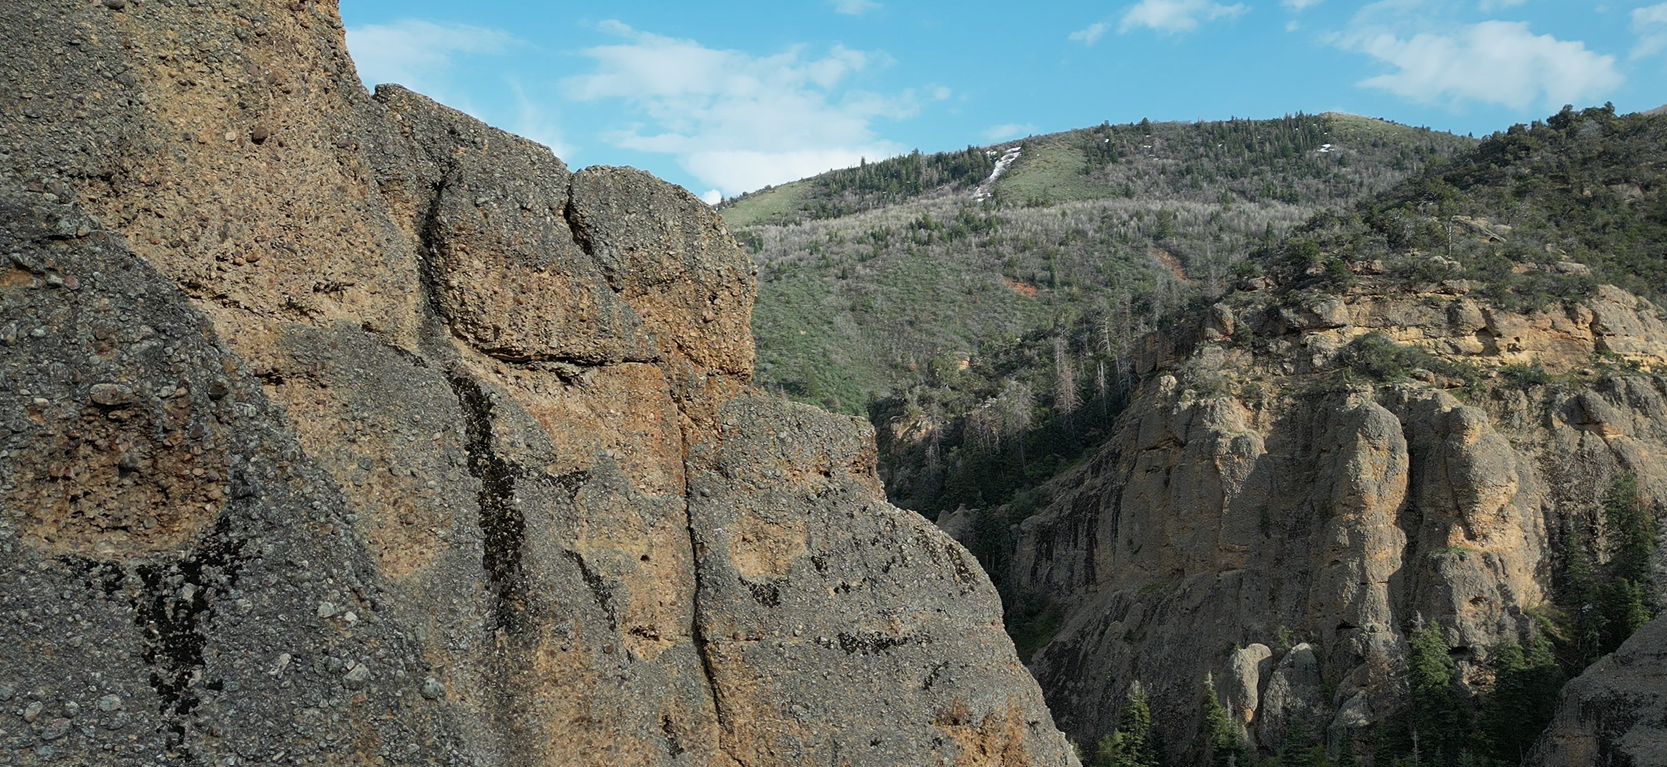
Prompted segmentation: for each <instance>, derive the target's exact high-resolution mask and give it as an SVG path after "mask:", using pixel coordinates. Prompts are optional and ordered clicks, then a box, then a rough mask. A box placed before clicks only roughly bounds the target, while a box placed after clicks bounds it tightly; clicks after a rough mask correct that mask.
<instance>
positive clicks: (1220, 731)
mask: <svg viewBox="0 0 1667 767" xmlns="http://www.w3.org/2000/svg"><path fill="white" fill-rule="evenodd" d="M1202 735H1203V739H1204V753H1205V754H1206V755H1207V756H1208V759H1209V764H1210V767H1230V766H1237V767H1250V764H1251V760H1250V749H1248V748H1246V747H1245V744H1244V741H1243V740H1242V739H1241V738H1240V737H1239V733H1238V730H1237V729H1235V728H1234V727H1233V723H1232V722H1231V721H1230V720H1229V719H1228V717H1227V709H1226V708H1225V707H1223V706H1222V705H1221V703H1220V702H1219V701H1217V700H1216V693H1215V680H1214V679H1213V678H1211V677H1205V678H1204V715H1203V733H1202Z"/></svg>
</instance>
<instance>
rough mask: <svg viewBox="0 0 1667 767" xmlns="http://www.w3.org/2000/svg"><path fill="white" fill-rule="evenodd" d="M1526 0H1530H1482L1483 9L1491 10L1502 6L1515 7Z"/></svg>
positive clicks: (1526, 0) (1485, 10)
mask: <svg viewBox="0 0 1667 767" xmlns="http://www.w3.org/2000/svg"><path fill="white" fill-rule="evenodd" d="M1525 2H1528V0H1482V10H1483V11H1484V12H1490V11H1497V10H1499V9H1501V8H1514V7H1516V6H1519V5H1522V4H1523V3H1525Z"/></svg>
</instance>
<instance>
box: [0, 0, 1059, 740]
mask: <svg viewBox="0 0 1667 767" xmlns="http://www.w3.org/2000/svg"><path fill="white" fill-rule="evenodd" d="M0 50H3V51H4V52H3V53H0V63H3V64H4V66H0V101H3V102H4V103H5V105H6V107H7V109H6V111H5V112H4V117H0V253H3V254H4V255H5V258H6V262H5V263H4V264H3V265H0V270H3V271H0V331H3V333H0V343H4V344H5V346H4V347H3V349H0V352H3V353H0V384H3V385H0V412H3V413H4V416H3V417H4V419H5V420H4V421H3V422H0V578H3V579H4V583H5V584H6V588H5V589H3V590H0V616H3V618H4V622H3V624H0V625H4V628H0V670H3V672H0V705H4V706H8V707H10V706H16V707H18V708H19V709H20V710H21V711H23V712H24V713H25V715H24V716H22V717H17V718H12V717H6V718H4V721H0V764H18V765H47V764H54V765H55V764H79V763H87V764H94V763H96V764H110V765H153V764H171V765H207V764H216V765H218V764H308V765H314V764H318V765H356V766H358V765H393V764H399V765H417V764H432V765H506V766H507V765H515V766H516V767H531V766H532V765H551V766H555V765H610V766H612V765H732V766H737V767H767V766H769V765H800V764H824V763H825V764H850V765H923V764H945V765H949V764H955V765H1010V766H1016V765H1068V764H1075V763H1076V759H1075V757H1074V756H1073V755H1072V753H1071V749H1070V747H1069V745H1068V744H1067V743H1066V741H1065V739H1064V737H1063V736H1062V735H1061V734H1060V733H1059V732H1058V731H1057V730H1055V729H1054V726H1053V722H1052V719H1051V716H1050V715H1049V713H1048V711H1047V709H1046V707H1045V706H1044V705H1043V702H1042V699H1041V695H1040V691H1039V689H1038V688H1037V686H1036V684H1035V682H1034V681H1033V680H1032V678H1031V677H1030V676H1029V675H1028V674H1027V673H1026V671H1025V669H1024V667H1023V666H1021V665H1020V664H1019V662H1018V659H1017V658H1016V657H1015V655H1014V652H1013V649H1012V645H1011V643H1010V642H1009V641H1008V639H1007V638H1006V636H1005V634H1004V633H1003V632H1002V630H1001V626H1000V603H999V600H998V599H997V598H996V595H995V592H994V590H993V588H992V587H991V586H990V583H989V581H988V579H987V578H985V576H984V575H983V573H982V572H981V571H979V569H978V568H977V566H976V563H974V562H973V560H972V559H971V557H970V556H969V555H967V554H966V552H965V551H964V550H963V549H961V548H960V546H959V545H958V544H956V543H955V542H954V541H953V540H951V539H950V538H948V537H947V536H945V535H943V534H942V533H940V532H938V531H937V530H936V529H935V528H933V527H932V526H931V525H930V524H928V523H926V522H924V521H923V520H921V519H919V518H918V517H916V516H914V515H912V514H908V513H905V512H902V511H899V510H897V509H895V508H893V507H891V506H889V505H888V504H886V503H885V501H884V498H883V494H882V493H881V491H880V487H879V483H878V481H877V479H876V477H875V473H874V472H875V466H874V454H873V434H872V431H871V430H868V429H867V428H866V427H865V426H864V425H862V424H860V423H857V422H853V421H851V420H849V419H844V418H838V417H835V416H831V415H828V414H826V413H822V412H820V411H815V410H811V409H806V408H800V407H796V406H790V405H787V404H786V403H784V402H781V401H779V400H776V399H772V398H770V397H767V396H764V395H761V394H759V393H757V392H753V391H751V390H749V389H748V388H747V384H748V381H749V379H750V376H751V371H752V358H753V350H752V342H751V336H750V333H749V331H748V327H749V313H750V310H751V305H752V300H753V295H754V290H755V286H754V276H753V267H752V264H751V261H750V259H748V258H747V257H746V256H745V255H744V254H743V253H742V252H741V250H740V249H739V248H737V247H736V245H735V244H734V242H733V241H732V240H731V239H730V237H729V235H728V233H727V231H726V230H725V229H724V227H723V224H722V222H721V220H720V219H719V218H718V217H717V216H716V215H715V214H714V213H713V212H712V211H711V210H710V209H709V208H707V207H706V206H705V205H704V204H702V203H701V202H700V201H699V200H697V199H695V198H694V197H692V196H691V195H689V194H688V193H686V192H684V191H682V190H680V189H677V188H675V187H672V186H670V185H668V184H665V183H664V182H661V181H659V180H657V179H654V178H652V177H651V176H648V175H647V174H644V173H641V172H638V171H633V170H629V169H615V168H591V169H585V170H580V171H578V172H573V171H570V170H569V169H568V168H567V167H566V166H565V165H564V164H563V163H562V162H561V160H560V159H558V158H556V157H555V156H553V155H552V154H551V153H550V152H549V151H548V150H547V149H545V148H543V147H540V146H538V145H536V144H533V143H531V142H528V141H526V140H524V139H520V138H517V137H514V136H511V135H508V134H505V133H502V132H500V131H496V130H493V129H491V128H488V127H486V126H484V125H482V124H480V123H479V122H477V121H475V120H473V119H471V118H468V117H466V116H464V115H462V114H460V113H457V112H455V111H452V110H449V109H446V108H445V107H442V106H439V105H437V104H434V103H433V102H431V101H429V100H427V99H425V98H423V97H421V96H418V95H416V94H413V93H410V92H408V91H404V90H402V89H400V88H397V87H384V88H382V89H379V91H378V92H377V93H376V94H375V95H372V94H369V93H367V92H365V90H364V89H363V88H362V87H361V86H360V84H359V83H358V80H357V78H356V76H355V75H354V73H353V68H352V63H351V62H350V61H349V60H348V58H347V56H346V53H345V49H344V47H343V44H342V29H341V23H340V19H339V17H338V16H337V14H336V10H335V7H334V4H333V3H331V2H320V1H318V0H229V1H227V2H208V1H206V0H205V1H203V2H199V1H198V0H125V1H124V0H109V1H107V2H101V3H87V2H79V1H71V0H51V2H46V3H36V4H22V3H13V4H8V5H6V6H4V7H3V8H0Z"/></svg>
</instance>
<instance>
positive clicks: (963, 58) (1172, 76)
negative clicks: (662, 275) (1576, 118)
mask: <svg viewBox="0 0 1667 767" xmlns="http://www.w3.org/2000/svg"><path fill="white" fill-rule="evenodd" d="M341 12H342V16H343V20H344V21H345V23H346V25H347V30H348V46H349V48H350V50H351V51H352V53H353V56H354V59H355V61H356V62H357V63H358V65H359V71H360V75H361V77H362V78H363V79H364V80H365V81H366V84H367V85H372V86H374V84H376V83H381V82H397V83H400V84H402V85H406V86H408V87H411V88H412V89H414V90H417V91H419V92H422V93H425V94H428V95H430V96H432V97H434V98H436V99H437V100H439V101H441V102H443V103H446V104H448V105H451V106H454V107H457V108H459V109H462V110H463V111H465V112H468V113H470V114H473V115H475V116H476V117H479V118H481V119H483V120H485V121H487V122H488V123H491V124H493V125H496V126H498V127H500V128H504V129H506V130H510V131H513V132H515V133H519V134H522V135H524V136H528V137H529V138H532V139H534V140H537V141H540V142H542V143H544V144H547V145H549V146H550V147H551V148H552V149H554V150H555V151H556V152H557V154H558V155H560V156H561V157H562V158H563V159H564V160H566V161H567V162H568V164H569V165H571V166H573V167H583V166H587V165H631V166H635V167H639V168H643V169H646V170H649V171H651V172H653V173H655V174H657V175H660V176H662V177H664V178H666V179H668V180H671V181H673V182H675V183H678V184H682V185H683V186H685V187H687V188H688V189H690V190H691V191H694V192H695V193H697V194H701V195H703V196H707V197H708V199H716V195H718V194H722V195H724V196H733V195H736V194H739V193H741V192H745V191H749V190H752V189H757V188H759V187H761V186H764V185H766V184H776V183H782V182H784V181H790V180H793V179H797V178H801V177H804V176H808V175H813V174H815V173H818V172H821V171H823V170H827V169H830V168H834V167H843V166H847V165H852V164H855V163H856V162H857V161H858V160H859V159H860V158H863V157H867V158H869V159H877V158H879V157H883V156H888V155H892V154H897V153H900V152H906V151H908V150H910V149H914V148H920V149H922V150H924V151H928V152H932V151H942V150H947V149H957V148H961V147H965V146H967V145H969V144H977V145H985V144H990V143H995V142H998V141H1002V140H1006V139H1011V138H1019V137H1022V136H1025V135H1028V134H1039V133H1051V132H1055V131H1061V130H1068V129H1071V128H1080V127H1084V126H1088V125H1097V124H1099V123H1100V122H1103V121H1110V122H1114V123H1118V122H1133V121H1138V120H1140V119H1141V118H1151V119H1153V120H1198V119H1205V120H1216V119H1226V118H1229V117H1253V118H1266V117H1277V116H1279V115H1282V114H1286V113H1291V112H1298V111H1301V112H1310V113H1315V112H1324V111H1345V112H1352V113H1355V114H1364V115H1370V116H1374V117H1382V118H1386V119H1391V120H1395V121H1397V122H1402V123H1407V124H1412V125H1427V126H1430V127H1433V128H1438V129H1442V130H1448V131H1454V132H1457V133H1474V134H1476V135H1478V136H1480V135H1483V134H1486V133H1491V132H1493V131H1495V130H1500V129H1503V128H1505V127H1507V126H1509V125H1511V124H1512V123H1517V122H1526V121H1530V120H1534V119H1538V118H1541V117H1544V116H1546V115H1548V114H1550V113H1552V112H1555V111H1556V110H1557V109H1558V108H1559V107H1561V105H1563V104H1565V103H1572V104H1575V105H1577V106H1586V105H1592V104H1601V103H1603V102H1605V101H1613V102H1614V103H1615V105H1616V107H1617V108H1618V109H1620V110H1621V111H1623V112H1628V111H1638V110H1644V109H1651V108H1654V107H1657V106H1661V105H1663V104H1667V2H1659V3H1658V2H1655V1H1654V0H1630V1H1625V0H1615V1H1604V2H1586V1H1584V0H1381V1H1379V2H1348V1H1347V0H1122V1H1121V2H1046V3H1043V2H1028V3H1027V2H1018V3H1013V2H1005V3H997V2H982V1H981V0H958V1H957V2H940V1H938V0H921V1H917V2H904V0H802V1H798V2H792V1H784V0H772V1H770V2H764V1H762V0H736V1H733V2H721V3H711V2H708V3H691V2H662V1H659V0H652V1H651V0H615V2H611V3H594V2H593V3H584V4H565V3H532V2H526V1H525V0H522V1H521V2H509V1H508V0H471V2H467V3H459V2H442V1H441V0H397V1H396V0H341Z"/></svg>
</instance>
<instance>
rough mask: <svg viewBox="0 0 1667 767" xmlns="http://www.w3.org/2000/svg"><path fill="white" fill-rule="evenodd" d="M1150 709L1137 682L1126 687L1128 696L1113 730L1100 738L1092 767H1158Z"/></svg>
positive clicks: (1159, 766) (1160, 758)
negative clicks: (1093, 766)
mask: <svg viewBox="0 0 1667 767" xmlns="http://www.w3.org/2000/svg"><path fill="white" fill-rule="evenodd" d="M1159 748H1160V747H1159V744H1158V738H1157V733H1156V732H1154V731H1153V729H1152V709H1151V707H1149V706H1148V705H1147V704H1146V693H1145V691H1143V690H1141V688H1140V683H1139V682H1136V683H1135V684H1133V685H1131V686H1130V687H1129V696H1128V699H1127V700H1126V701H1125V702H1124V703H1123V710H1122V711H1121V712H1119V714H1118V716H1117V729H1116V730H1114V731H1113V732H1112V733H1111V734H1110V735H1108V736H1106V737H1105V738H1102V739H1101V740H1100V746H1099V750H1098V753H1097V754H1095V758H1094V765H1095V767H1162V765H1163V759H1162V757H1161V755H1160V751H1159Z"/></svg>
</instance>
